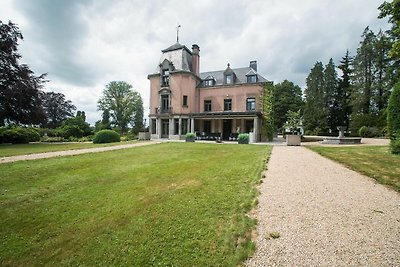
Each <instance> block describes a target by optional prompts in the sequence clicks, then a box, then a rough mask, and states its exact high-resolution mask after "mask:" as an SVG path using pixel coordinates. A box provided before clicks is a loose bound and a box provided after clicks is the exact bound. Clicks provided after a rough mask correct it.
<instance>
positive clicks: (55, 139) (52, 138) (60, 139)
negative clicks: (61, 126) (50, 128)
mask: <svg viewBox="0 0 400 267" xmlns="http://www.w3.org/2000/svg"><path fill="white" fill-rule="evenodd" d="M41 141H42V142H46V143H53V142H66V141H67V140H66V139H64V138H63V137H61V136H44V137H42V140H41Z"/></svg>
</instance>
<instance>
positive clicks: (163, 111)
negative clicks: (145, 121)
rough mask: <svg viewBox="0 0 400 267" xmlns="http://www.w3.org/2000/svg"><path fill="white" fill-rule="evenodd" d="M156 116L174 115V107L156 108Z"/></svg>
mask: <svg viewBox="0 0 400 267" xmlns="http://www.w3.org/2000/svg"><path fill="white" fill-rule="evenodd" d="M155 112H156V114H172V107H170V108H155Z"/></svg>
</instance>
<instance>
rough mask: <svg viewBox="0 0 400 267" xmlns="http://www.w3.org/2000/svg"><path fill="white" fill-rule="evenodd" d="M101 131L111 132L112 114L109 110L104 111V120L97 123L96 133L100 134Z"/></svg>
mask: <svg viewBox="0 0 400 267" xmlns="http://www.w3.org/2000/svg"><path fill="white" fill-rule="evenodd" d="M101 130H111V122H110V112H109V111H108V109H106V110H104V111H103V115H102V119H101V120H99V121H96V124H95V131H96V132H98V131H101Z"/></svg>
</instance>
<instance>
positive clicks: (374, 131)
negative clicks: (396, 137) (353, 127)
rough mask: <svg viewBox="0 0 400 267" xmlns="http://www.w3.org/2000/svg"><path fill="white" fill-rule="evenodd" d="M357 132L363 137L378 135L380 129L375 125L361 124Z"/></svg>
mask: <svg viewBox="0 0 400 267" xmlns="http://www.w3.org/2000/svg"><path fill="white" fill-rule="evenodd" d="M358 134H359V135H360V136H361V137H364V138H371V137H377V136H380V131H379V129H378V128H376V127H367V126H363V127H361V128H360V129H359V130H358Z"/></svg>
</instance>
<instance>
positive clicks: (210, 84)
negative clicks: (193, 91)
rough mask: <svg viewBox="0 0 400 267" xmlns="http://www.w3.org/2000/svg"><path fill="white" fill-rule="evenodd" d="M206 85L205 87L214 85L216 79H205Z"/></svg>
mask: <svg viewBox="0 0 400 267" xmlns="http://www.w3.org/2000/svg"><path fill="white" fill-rule="evenodd" d="M204 86H205V87H210V86H214V80H205V81H204Z"/></svg>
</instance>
